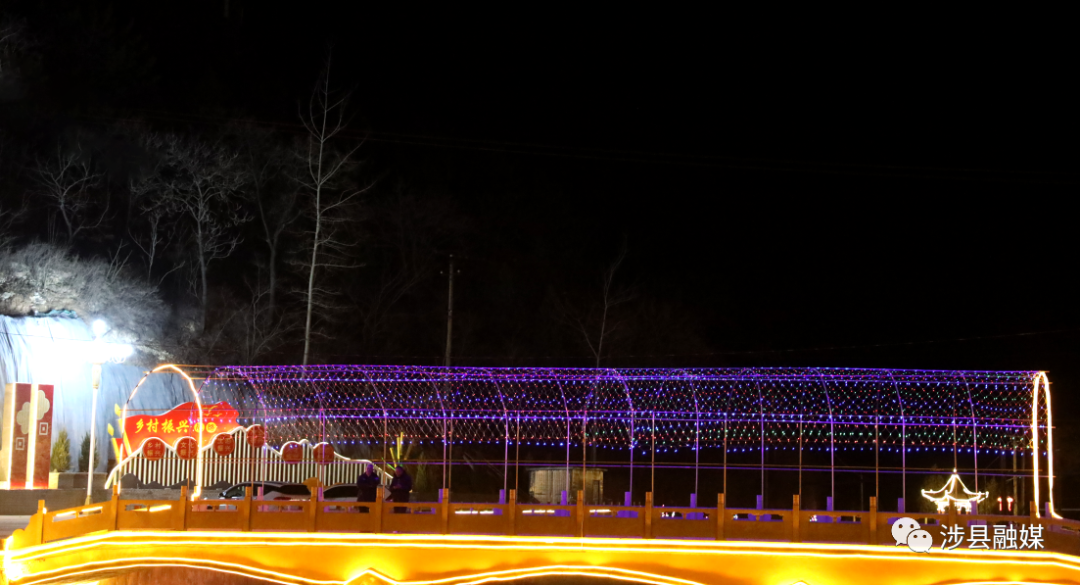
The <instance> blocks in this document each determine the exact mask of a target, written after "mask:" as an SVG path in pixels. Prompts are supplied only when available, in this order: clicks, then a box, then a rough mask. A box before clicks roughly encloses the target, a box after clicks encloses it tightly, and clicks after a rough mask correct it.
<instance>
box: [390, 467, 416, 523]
mask: <svg viewBox="0 0 1080 585" xmlns="http://www.w3.org/2000/svg"><path fill="white" fill-rule="evenodd" d="M411 491H412V477H411V476H410V475H409V472H408V471H405V467H404V466H402V465H398V466H397V467H395V468H394V479H393V480H391V482H390V499H391V500H392V501H394V502H395V503H397V502H402V503H404V502H408V501H409V492H411ZM394 513H395V514H406V513H408V508H405V507H395V508H394Z"/></svg>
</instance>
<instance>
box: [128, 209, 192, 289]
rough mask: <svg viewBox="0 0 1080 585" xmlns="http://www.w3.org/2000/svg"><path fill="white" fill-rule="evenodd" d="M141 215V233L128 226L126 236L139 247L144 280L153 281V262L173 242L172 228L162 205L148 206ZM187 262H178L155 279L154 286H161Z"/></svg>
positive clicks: (173, 232)
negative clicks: (144, 273) (142, 218)
mask: <svg viewBox="0 0 1080 585" xmlns="http://www.w3.org/2000/svg"><path fill="white" fill-rule="evenodd" d="M142 217H144V218H146V226H145V230H144V231H143V232H142V233H133V232H132V231H131V228H130V226H129V227H128V236H129V237H130V238H131V242H132V243H133V244H135V247H136V248H138V249H139V252H141V253H142V256H143V264H144V265H146V282H148V283H153V282H154V264H155V263H156V262H157V260H158V258H159V257H160V256H162V255H163V254H164V252H165V250H166V249H167V248H168V247H169V245H170V244H171V243H172V242H173V239H174V238H173V235H174V234H175V231H176V230H174V229H171V227H170V226H169V221H168V213H167V211H166V209H165V207H164V206H162V205H151V206H148V207H147V209H145V210H144V211H143V212H142ZM186 264H187V263H186V262H179V263H177V264H176V265H175V266H173V267H172V268H170V269H169V270H168V271H166V272H165V274H162V275H161V277H159V278H158V279H157V282H156V283H154V284H155V285H156V286H161V283H162V282H164V281H165V279H166V278H168V276H169V275H170V274H172V273H173V272H176V271H177V270H180V269H181V268H183V267H184V266H185V265H186Z"/></svg>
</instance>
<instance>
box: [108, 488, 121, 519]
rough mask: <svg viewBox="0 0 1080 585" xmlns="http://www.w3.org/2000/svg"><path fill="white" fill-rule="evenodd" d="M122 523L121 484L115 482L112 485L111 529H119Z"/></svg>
mask: <svg viewBox="0 0 1080 585" xmlns="http://www.w3.org/2000/svg"><path fill="white" fill-rule="evenodd" d="M119 525H120V486H118V485H116V484H115V483H114V484H113V486H112V525H111V526H109V530H117V526H119Z"/></svg>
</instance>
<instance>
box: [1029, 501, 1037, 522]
mask: <svg viewBox="0 0 1080 585" xmlns="http://www.w3.org/2000/svg"><path fill="white" fill-rule="evenodd" d="M1028 514H1030V515H1031V519H1032V520H1035V519H1037V518H1038V517H1039V505H1038V504H1036V503H1035V500H1031V501H1030V502H1028Z"/></svg>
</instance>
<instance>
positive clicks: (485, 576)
mask: <svg viewBox="0 0 1080 585" xmlns="http://www.w3.org/2000/svg"><path fill="white" fill-rule="evenodd" d="M914 558H924V557H914ZM125 560H126V561H149V562H118V563H117V562H113V563H110V562H104V561H103V562H89V563H83V564H81V565H77V566H76V567H75V568H76V569H78V568H81V567H87V566H90V565H104V566H103V567H101V568H99V569H87V570H82V571H79V570H76V571H70V572H68V571H64V570H55V571H48V572H47V573H48V574H55V573H62V576H61V578H70V577H75V576H85V575H91V574H94V573H98V572H100V571H103V570H109V571H112V570H116V569H121V568H123V569H136V568H158V567H185V568H192V569H202V570H208V571H214V572H218V573H226V574H231V575H239V576H242V577H249V578H256V579H261V580H264V581H269V582H272V583H281V584H283V585H296V584H297V583H305V584H310V585H359V582H360V580H361V579H363V578H364V577H373V578H378V579H379V580H381V581H383V582H385V583H387V584H389V585H480V584H482V583H488V582H492V581H513V580H517V579H527V578H535V577H547V576H555V575H558V576H568V575H577V576H582V577H597V578H607V579H615V580H619V581H629V582H634V583H649V584H650V585H705V584H704V583H701V582H698V581H691V580H688V579H679V578H677V577H667V576H664V575H657V574H655V573H646V572H643V571H634V570H631V569H619V568H613V567H596V566H589V565H546V566H542V567H532V568H527V569H508V570H505V571H490V572H484V573H473V574H469V575H461V576H457V577H447V578H443V579H431V580H417V581H398V580H396V579H393V578H391V577H387V576H385V575H383V574H381V573H379V572H378V571H375V570H372V569H366V570H364V571H362V572H361V573H359V574H358V575H355V576H353V577H351V578H349V579H348V580H345V581H330V580H322V579H305V578H303V577H296V576H293V575H288V574H286V573H280V572H277V571H267V570H264V569H253V568H251V567H249V566H246V565H240V564H236V563H224V562H217V561H202V562H201V563H192V562H190V560H189V559H187V558H185V557H142V558H133V559H125ZM213 565H218V566H213ZM224 567H234V568H243V569H244V570H242V571H241V570H234V569H230V568H224ZM41 574H46V573H41ZM271 575H272V576H271ZM35 576H36V575H35ZM9 577H10V578H11V581H13V582H14V581H21V580H22V579H23V577H25V575H24V574H22V573H19V574H17V575H15V576H9ZM50 579H51V577H46V578H43V579H37V580H33V581H25V582H21V585H38V584H40V583H46V582H48V581H49V580H50ZM792 585H809V584H808V583H807V582H805V581H796V582H794V583H792ZM952 585H1066V584H1064V583H1056V582H1047V581H1015V580H1010V581H963V582H953V583H952Z"/></svg>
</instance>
